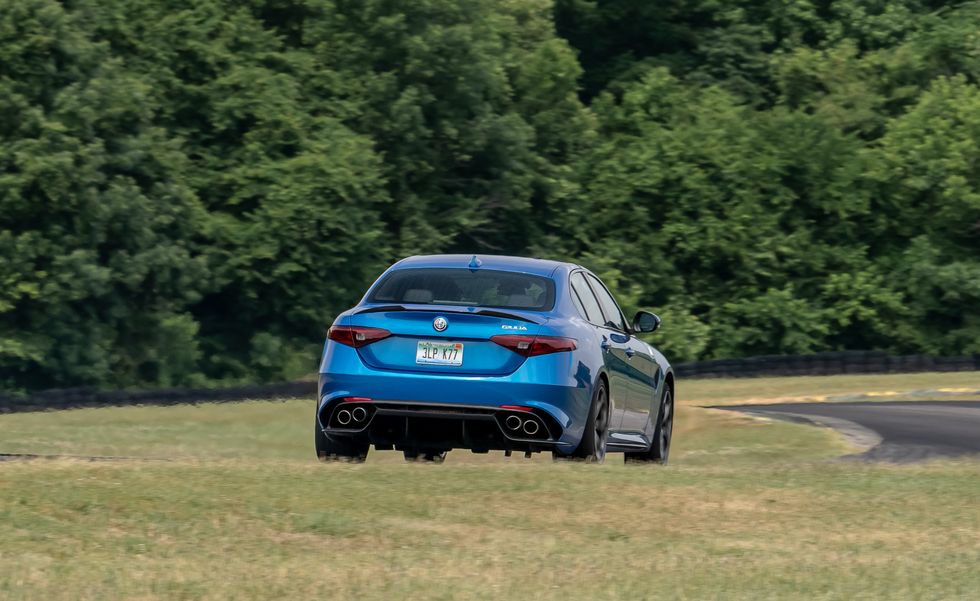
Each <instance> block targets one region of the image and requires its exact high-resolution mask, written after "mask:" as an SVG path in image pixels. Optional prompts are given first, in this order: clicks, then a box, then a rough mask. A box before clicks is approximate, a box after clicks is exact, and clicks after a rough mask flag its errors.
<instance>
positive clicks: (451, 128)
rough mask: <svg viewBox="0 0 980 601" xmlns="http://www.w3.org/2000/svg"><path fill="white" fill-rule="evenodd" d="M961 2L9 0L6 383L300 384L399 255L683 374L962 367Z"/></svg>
mask: <svg viewBox="0 0 980 601" xmlns="http://www.w3.org/2000/svg"><path fill="white" fill-rule="evenodd" d="M978 32H980V3H977V2H967V3H963V4H957V5H949V4H948V3H942V2H930V1H926V0H891V1H886V0H871V1H868V0H860V1H859V0H839V1H832V0H795V1H793V2H782V1H780V2H776V1H766V2H749V1H745V0H735V1H733V2H716V1H714V0H680V1H678V2H671V3H653V2H646V1H642V0H604V1H588V0H556V2H555V3H554V4H552V3H551V2H550V1H548V0H415V1H413V2H393V1H391V0H245V1H231V0H183V1H181V0H168V1H167V2H163V1H162V0H112V1H108V0H64V1H62V2H58V1H55V0H0V386H2V387H5V388H15V389H16V388H47V387H56V386H70V385H79V384H92V385H100V386H150V385H174V384H194V383H202V382H206V381H216V380H225V381H251V380H275V379H282V378H288V377H292V376H295V375H297V374H301V373H304V372H309V371H311V369H312V368H313V366H314V365H315V361H316V358H317V355H318V350H317V349H318V345H319V344H320V343H321V339H322V336H323V333H324V329H325V327H326V326H327V325H328V323H329V322H330V320H331V319H332V316H333V315H335V314H336V313H337V312H338V311H340V310H342V309H343V308H346V307H347V306H349V305H350V304H351V303H352V302H354V301H356V299H357V298H358V297H359V296H360V294H361V293H362V292H363V289H364V288H365V286H366V285H367V283H369V282H370V281H371V280H372V279H373V278H374V277H376V275H377V274H378V273H379V272H380V270H381V269H383V268H384V267H385V266H386V265H387V264H388V263H390V262H391V261H393V260H395V259H397V258H398V257H401V256H404V255H408V254H414V253H430V252H444V251H445V252H450V251H451V252H476V253H510V254H533V255H538V256H545V257H551V258H567V259H573V260H576V261H579V262H581V263H583V264H585V265H588V266H590V267H592V268H593V269H594V270H596V271H597V272H599V273H600V274H601V275H603V276H604V277H605V278H606V279H607V280H608V281H609V282H610V283H611V284H612V286H613V287H614V288H615V289H616V290H617V292H618V293H619V296H620V297H621V300H622V301H623V303H624V304H625V305H627V307H628V309H630V310H632V309H634V308H637V307H640V306H643V307H651V308H653V309H655V310H658V311H659V312H661V313H662V314H663V316H664V318H665V327H664V329H663V331H662V332H658V333H657V334H655V335H654V337H655V340H656V342H658V343H659V344H660V345H661V346H662V347H663V348H664V349H665V350H666V351H667V352H668V354H669V355H670V357H671V358H672V359H674V360H691V359H697V358H719V357H735V356H744V355H752V354H759V353H783V352H785V353H804V352H811V351H821V350H839V349H864V348H874V349H883V350H888V351H893V352H923V353H931V354H937V355H946V354H963V353H980V309H978V307H980V90H978V79H980V33H978Z"/></svg>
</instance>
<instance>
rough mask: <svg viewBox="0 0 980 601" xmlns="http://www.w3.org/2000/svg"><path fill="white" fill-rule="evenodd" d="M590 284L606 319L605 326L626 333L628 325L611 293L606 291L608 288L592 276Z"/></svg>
mask: <svg viewBox="0 0 980 601" xmlns="http://www.w3.org/2000/svg"><path fill="white" fill-rule="evenodd" d="M589 283H591V284H592V289H593V290H594V291H595V296H596V298H597V299H599V305H600V306H601V307H602V314H603V315H604V316H605V318H606V319H605V321H604V322H603V325H605V326H606V327H609V328H614V329H617V330H622V331H624V332H625V331H626V324H625V323H624V322H623V314H622V312H621V311H620V310H619V305H617V304H616V300H615V299H613V297H612V295H611V294H609V291H608V290H606V287H605V286H603V285H602V282H600V281H599V280H598V279H597V278H595V277H593V276H591V275H590V276H589Z"/></svg>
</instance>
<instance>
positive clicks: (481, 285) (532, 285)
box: [368, 268, 555, 311]
mask: <svg viewBox="0 0 980 601" xmlns="http://www.w3.org/2000/svg"><path fill="white" fill-rule="evenodd" d="M368 302H372V303H393V304H413V305H464V306H467V307H496V308H500V309H522V310H525V311H548V310H550V309H551V308H552V307H553V306H554V304H555V283H554V281H552V280H551V279H549V278H545V277H541V276H536V275H530V274H526V273H514V272H511V271H494V270H492V269H479V270H470V269H431V268H430V269H399V270H397V271H392V272H391V273H389V274H388V276H387V277H385V279H384V280H382V282H381V283H380V284H378V286H376V287H375V289H374V291H373V292H371V296H370V297H369V298H368Z"/></svg>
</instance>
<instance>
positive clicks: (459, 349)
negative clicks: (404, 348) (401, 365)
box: [415, 340, 463, 365]
mask: <svg viewBox="0 0 980 601" xmlns="http://www.w3.org/2000/svg"><path fill="white" fill-rule="evenodd" d="M415 362H416V363H418V364H422V365H462V364H463V343H462V342H432V341H431V340H419V345H418V348H416V349H415Z"/></svg>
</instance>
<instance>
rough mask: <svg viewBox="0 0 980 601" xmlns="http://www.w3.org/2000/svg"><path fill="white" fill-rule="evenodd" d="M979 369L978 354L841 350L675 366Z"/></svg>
mask: <svg viewBox="0 0 980 601" xmlns="http://www.w3.org/2000/svg"><path fill="white" fill-rule="evenodd" d="M975 370H980V355H967V356H962V357H929V356H927V355H901V356H892V355H888V354H887V353H884V352H882V351H840V352H828V353H814V354H812V355H765V356H761V357H746V358H743V359H718V360H715V361H696V362H694V363H681V364H678V365H675V366H674V372H675V373H676V374H677V377H679V378H681V377H683V378H753V377H759V376H833V375H841V374H876V373H914V372H924V371H975Z"/></svg>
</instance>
